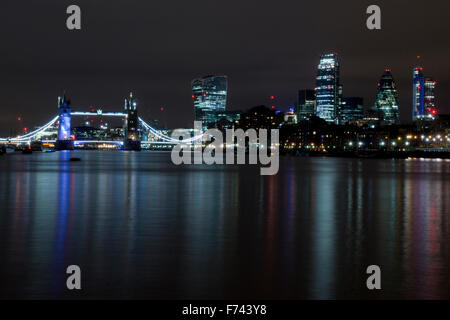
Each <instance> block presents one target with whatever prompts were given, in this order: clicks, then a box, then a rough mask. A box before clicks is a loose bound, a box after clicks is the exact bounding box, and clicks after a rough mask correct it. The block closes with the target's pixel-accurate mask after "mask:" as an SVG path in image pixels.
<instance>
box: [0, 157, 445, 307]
mask: <svg viewBox="0 0 450 320" xmlns="http://www.w3.org/2000/svg"><path fill="white" fill-rule="evenodd" d="M76 153H77V156H78V157H81V158H82V161H81V162H70V161H68V160H69V158H70V157H71V156H72V155H73V154H72V153H71V152H60V153H49V154H33V155H29V156H26V155H13V156H8V157H3V158H2V159H1V161H0V172H1V175H0V209H1V210H0V261H1V264H0V283H2V286H1V287H0V298H155V299H160V298H212V299H214V298H290V299H302V298H307V299H334V298H374V299H379V298H413V299H416V298H450V289H449V288H450V275H449V273H448V272H447V271H446V270H448V268H449V264H450V257H449V254H450V251H449V240H450V239H449V233H448V229H449V217H448V214H449V213H450V210H449V203H450V201H449V198H448V197H449V181H450V180H449V179H450V171H449V167H450V163H449V162H447V161H420V160H417V161H414V160H408V161H404V160H357V159H335V158H289V157H287V158H282V159H281V165H280V168H281V169H280V172H279V174H278V175H276V176H266V177H262V176H260V175H259V169H258V168H256V167H253V166H199V165H196V166H185V167H177V166H173V165H171V164H170V155H169V154H168V153H148V152H141V153H132V152H76ZM71 264H77V265H80V267H81V268H82V272H83V290H82V292H81V293H77V294H74V293H73V292H69V291H68V290H66V289H65V280H66V274H65V268H66V267H67V266H68V265H71ZM370 264H378V265H380V266H381V268H382V288H383V290H382V291H381V292H370V291H368V290H367V289H366V287H365V280H366V277H367V276H366V274H365V270H366V267H367V266H368V265H370Z"/></svg>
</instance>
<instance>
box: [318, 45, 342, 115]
mask: <svg viewBox="0 0 450 320" xmlns="http://www.w3.org/2000/svg"><path fill="white" fill-rule="evenodd" d="M317 68H318V70H317V78H316V89H315V90H316V114H317V116H318V117H320V118H322V119H325V120H326V121H329V122H334V121H336V120H337V118H338V113H339V104H340V100H341V94H342V86H341V85H340V83H339V62H338V57H337V53H330V54H324V55H322V56H321V57H320V62H319V66H318V67H317Z"/></svg>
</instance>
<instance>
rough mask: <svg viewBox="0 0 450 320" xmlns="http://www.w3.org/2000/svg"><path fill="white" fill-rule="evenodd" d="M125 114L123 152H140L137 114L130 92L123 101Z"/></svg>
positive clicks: (135, 104) (135, 103)
mask: <svg viewBox="0 0 450 320" xmlns="http://www.w3.org/2000/svg"><path fill="white" fill-rule="evenodd" d="M124 109H125V112H126V113H127V118H126V120H125V141H124V150H135V151H139V150H141V141H140V140H139V132H138V112H137V102H136V101H135V99H134V98H133V93H132V92H130V96H129V98H127V99H125V106H124Z"/></svg>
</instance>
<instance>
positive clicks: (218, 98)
mask: <svg viewBox="0 0 450 320" xmlns="http://www.w3.org/2000/svg"><path fill="white" fill-rule="evenodd" d="M227 82H228V80H227V76H212V75H211V76H206V77H203V78H200V79H195V80H193V81H192V99H193V100H194V111H195V120H196V121H202V122H203V125H204V126H206V125H207V124H208V123H213V122H216V121H217V114H218V113H219V112H223V111H225V107H226V103H227V85H228V84H227Z"/></svg>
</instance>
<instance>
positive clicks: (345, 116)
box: [339, 97, 364, 124]
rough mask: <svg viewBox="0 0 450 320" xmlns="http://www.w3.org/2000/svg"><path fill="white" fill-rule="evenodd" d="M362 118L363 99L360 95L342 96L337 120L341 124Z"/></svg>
mask: <svg viewBox="0 0 450 320" xmlns="http://www.w3.org/2000/svg"><path fill="white" fill-rule="evenodd" d="M363 118H364V99H363V98H361V97H346V98H342V103H341V108H340V115H339V122H340V123H342V124H345V123H349V122H353V121H357V120H362V119H363Z"/></svg>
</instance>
